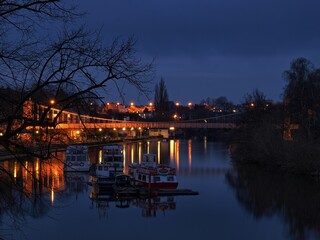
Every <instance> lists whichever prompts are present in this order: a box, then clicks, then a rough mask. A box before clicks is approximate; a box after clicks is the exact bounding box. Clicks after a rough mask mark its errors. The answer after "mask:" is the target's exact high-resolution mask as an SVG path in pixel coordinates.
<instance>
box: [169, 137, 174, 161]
mask: <svg viewBox="0 0 320 240" xmlns="http://www.w3.org/2000/svg"><path fill="white" fill-rule="evenodd" d="M170 161H174V140H170Z"/></svg>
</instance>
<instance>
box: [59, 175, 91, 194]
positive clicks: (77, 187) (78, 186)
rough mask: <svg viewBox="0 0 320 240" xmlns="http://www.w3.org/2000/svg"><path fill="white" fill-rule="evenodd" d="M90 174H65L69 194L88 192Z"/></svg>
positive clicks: (66, 188)
mask: <svg viewBox="0 0 320 240" xmlns="http://www.w3.org/2000/svg"><path fill="white" fill-rule="evenodd" d="M88 177H89V175H88V173H86V172H65V173H64V183H65V190H66V192H69V193H77V192H84V191H85V192H86V191H87V190H88V184H87V183H88Z"/></svg>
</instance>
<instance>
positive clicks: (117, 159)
mask: <svg viewBox="0 0 320 240" xmlns="http://www.w3.org/2000/svg"><path fill="white" fill-rule="evenodd" d="M114 161H116V162H121V161H122V157H114Z"/></svg>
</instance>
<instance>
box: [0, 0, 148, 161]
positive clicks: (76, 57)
mask: <svg viewBox="0 0 320 240" xmlns="http://www.w3.org/2000/svg"><path fill="white" fill-rule="evenodd" d="M78 16H82V15H81V13H79V12H77V11H76V8H75V6H73V5H68V1H58V0H48V1H32V0H21V1H9V0H4V1H0V41H1V45H0V87H1V89H0V90H1V96H0V101H1V105H0V132H1V136H0V146H2V147H3V148H4V149H6V150H7V151H9V152H11V153H14V152H15V151H16V150H17V149H19V151H23V152H27V153H30V154H31V153H32V154H35V153H34V151H33V150H31V151H30V149H28V147H27V146H25V144H24V143H23V142H19V140H18V139H17V138H16V136H17V135H19V134H21V133H22V132H24V131H26V129H28V127H35V126H39V127H41V128H43V129H48V128H55V126H56V124H57V118H58V117H59V114H60V113H61V112H62V111H63V110H66V109H70V108H71V107H72V108H74V107H76V106H79V104H81V102H82V101H83V100H86V99H100V98H101V92H102V90H106V88H107V86H106V83H107V82H110V81H111V82H112V81H113V82H115V83H117V82H118V81H127V82H128V83H129V84H131V85H133V86H135V87H136V88H137V89H138V90H139V91H142V92H145V91H146V90H147V88H146V86H147V83H148V82H149V79H150V73H152V67H153V66H152V63H147V64H144V63H143V62H142V61H141V60H140V59H139V58H137V56H136V51H135V40H134V38H133V37H130V38H128V39H120V38H115V39H114V41H113V42H112V43H111V45H110V46H104V45H103V43H102V40H101V38H100V35H99V31H88V30H86V29H85V28H84V27H83V26H77V21H76V20H77V17H78ZM68 23H71V24H68ZM49 33H50V34H49ZM52 36H54V37H52ZM48 92H49V93H50V94H49V95H50V96H51V97H54V98H55V104H54V105H48V107H47V108H46V110H45V111H44V112H43V113H42V115H41V116H40V117H39V118H37V119H36V118H30V116H25V115H23V114H22V112H23V108H24V104H25V102H26V101H27V100H29V99H33V98H35V97H36V96H39V95H43V94H44V93H48ZM62 93H67V94H62ZM42 97H45V96H42ZM47 97H49V96H47ZM53 106H59V109H60V112H59V113H58V114H57V115H56V117H55V119H54V121H51V122H50V121H48V120H47V118H46V115H47V113H48V112H49V111H50V109H51V108H52V107H53ZM47 132H48V131H47ZM48 141H49V143H50V139H49V140H48ZM47 153H48V152H47ZM39 157H48V155H42V154H41V155H40V156H39Z"/></svg>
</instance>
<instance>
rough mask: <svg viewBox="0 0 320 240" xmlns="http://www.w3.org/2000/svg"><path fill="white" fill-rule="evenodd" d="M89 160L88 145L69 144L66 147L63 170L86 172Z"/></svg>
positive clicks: (88, 167)
mask: <svg viewBox="0 0 320 240" xmlns="http://www.w3.org/2000/svg"><path fill="white" fill-rule="evenodd" d="M89 169H90V161H89V156H88V146H86V145H70V146H68V147H67V149H66V156H65V160H64V166H63V170H64V171H66V172H88V171H89Z"/></svg>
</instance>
